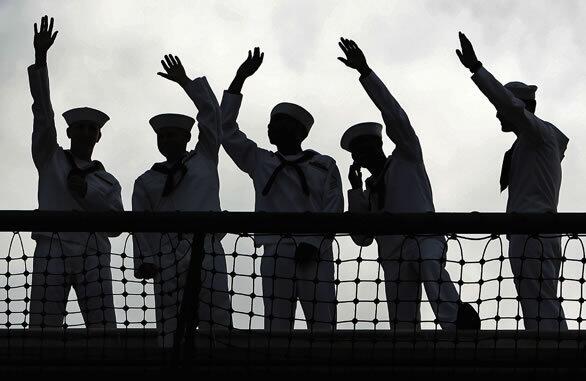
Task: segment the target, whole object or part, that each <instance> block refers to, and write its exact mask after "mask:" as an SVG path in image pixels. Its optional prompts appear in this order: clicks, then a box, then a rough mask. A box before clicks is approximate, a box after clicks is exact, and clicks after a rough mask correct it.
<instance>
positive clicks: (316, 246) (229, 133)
mask: <svg viewBox="0 0 586 381" xmlns="http://www.w3.org/2000/svg"><path fill="white" fill-rule="evenodd" d="M241 102H242V95H241V94H231V93H229V92H227V91H225V92H224V96H223V98H222V105H221V108H222V117H223V133H224V136H223V139H222V145H223V147H224V149H225V150H226V152H227V153H228V155H229V156H230V157H231V158H232V160H233V161H234V162H235V163H236V165H237V166H238V167H239V168H240V169H241V170H242V171H244V172H246V173H247V174H248V175H249V176H250V177H251V179H252V181H253V185H254V189H255V210H256V211H258V212H298V213H304V212H335V213H341V212H343V208H344V199H343V194H342V185H341V180H340V173H339V171H338V167H337V166H336V163H335V161H334V159H332V158H331V157H329V156H326V155H321V154H319V153H317V152H315V151H312V150H305V151H302V152H300V153H298V154H295V155H282V154H281V153H279V152H271V151H268V150H265V149H262V148H259V147H258V146H257V144H256V143H255V142H253V141H252V140H250V139H249V138H248V137H247V136H246V135H245V134H244V133H243V132H242V131H241V130H240V129H239V127H238V123H237V117H238V112H239V110H240V105H241ZM299 108H300V107H299V106H296V105H293V104H289V103H283V104H279V105H277V106H276V107H275V109H274V110H273V112H272V114H275V113H277V112H283V113H288V114H290V115H292V116H293V117H295V118H296V119H297V120H299V121H300V122H301V124H302V125H304V126H305V127H306V128H308V129H309V127H311V123H312V122H313V121H312V120H310V119H311V117H310V115H309V114H308V113H307V112H305V113H306V114H305V113H303V112H299ZM303 111H304V110H303ZM304 114H305V115H304ZM308 126H309V127H308ZM255 243H256V245H257V246H261V245H262V246H263V247H264V253H263V256H262V259H261V275H262V282H263V301H264V306H265V329H266V330H269V331H289V330H291V329H293V326H294V319H295V309H296V303H297V300H299V301H300V302H301V306H302V308H303V312H304V314H305V319H306V321H307V323H308V327H309V329H310V330H315V331H332V329H335V321H336V305H335V285H334V262H333V252H332V240H331V238H328V237H323V236H311V237H307V236H293V237H281V236H277V235H258V234H257V235H256V236H255ZM306 249H307V250H306ZM313 250H315V252H313V253H312V251H313ZM304 258H305V259H304ZM316 259H317V260H316Z"/></svg>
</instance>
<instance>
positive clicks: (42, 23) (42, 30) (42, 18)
mask: <svg viewBox="0 0 586 381" xmlns="http://www.w3.org/2000/svg"><path fill="white" fill-rule="evenodd" d="M45 17H47V16H43V17H41V33H42V32H44V31H45V27H46V24H45Z"/></svg>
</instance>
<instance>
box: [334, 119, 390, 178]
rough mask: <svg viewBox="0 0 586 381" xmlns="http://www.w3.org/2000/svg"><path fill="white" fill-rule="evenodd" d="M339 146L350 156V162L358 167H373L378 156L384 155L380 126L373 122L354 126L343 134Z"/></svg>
mask: <svg viewBox="0 0 586 381" xmlns="http://www.w3.org/2000/svg"><path fill="white" fill-rule="evenodd" d="M340 146H341V147H342V148H343V149H345V150H346V151H348V152H350V153H351V154H352V160H354V163H356V164H358V165H359V166H361V167H364V168H367V167H370V166H372V165H375V163H376V161H377V160H378V158H379V157H380V155H381V154H383V155H384V153H383V139H382V125H381V124H380V123H375V122H365V123H358V124H355V125H353V126H352V127H350V128H348V129H347V130H346V132H344V135H342V140H341V141H340Z"/></svg>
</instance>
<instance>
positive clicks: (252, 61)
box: [236, 47, 265, 78]
mask: <svg viewBox="0 0 586 381" xmlns="http://www.w3.org/2000/svg"><path fill="white" fill-rule="evenodd" d="M264 57H265V54H264V53H261V52H260V49H259V48H258V47H256V48H254V53H252V52H251V51H250V50H249V51H248V58H246V60H245V61H244V62H243V63H242V65H240V67H239V68H238V71H237V72H236V75H238V76H240V77H243V78H248V77H250V76H251V75H253V74H254V73H256V71H257V70H258V68H259V67H260V65H261V64H262V60H263V58H264Z"/></svg>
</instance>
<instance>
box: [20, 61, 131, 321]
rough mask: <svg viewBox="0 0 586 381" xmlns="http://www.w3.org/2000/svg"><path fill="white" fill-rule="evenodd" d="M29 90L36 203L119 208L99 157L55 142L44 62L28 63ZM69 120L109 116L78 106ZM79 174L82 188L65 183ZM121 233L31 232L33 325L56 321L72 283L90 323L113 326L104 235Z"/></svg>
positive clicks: (55, 206)
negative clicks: (80, 155) (77, 154)
mask: <svg viewBox="0 0 586 381" xmlns="http://www.w3.org/2000/svg"><path fill="white" fill-rule="evenodd" d="M28 73H29V83H30V90H31V94H32V96H33V100H34V103H33V106H32V110H33V116H34V120H33V136H32V154H33V161H34V163H35V166H36V168H37V170H38V172H39V187H38V198H39V209H40V210H60V211H74V210H77V211H122V210H123V207H122V199H121V196H120V192H121V188H120V184H119V183H118V181H117V180H116V178H115V177H114V176H112V175H111V174H110V173H108V172H106V171H105V169H104V167H103V166H102V164H101V163H100V162H98V161H92V162H84V161H82V160H79V159H77V158H75V157H74V156H73V155H72V154H71V153H70V152H69V151H68V150H64V149H63V148H61V147H60V146H59V145H58V144H57V132H56V129H55V121H54V113H53V108H52V106H51V100H50V92H49V77H48V72H47V67H36V66H35V65H32V66H30V67H29V68H28ZM64 117H65V119H66V121H67V122H68V123H69V124H70V125H71V124H72V123H74V122H75V121H77V120H91V121H93V122H95V123H96V124H97V125H98V126H100V127H101V126H102V125H103V124H104V123H105V122H106V120H107V116H105V114H103V113H101V112H100V111H98V110H94V109H90V108H79V109H74V110H70V111H68V112H66V113H65V114H64ZM69 176H79V177H81V178H83V179H85V182H86V183H87V192H86V193H85V194H74V193H73V192H72V191H71V190H70V189H69V188H68V185H67V184H68V177H69ZM117 234H119V233H108V232H96V233H92V234H90V233H78V232H58V233H52V232H33V234H32V237H33V239H34V240H35V241H36V244H37V246H36V249H35V253H34V260H33V279H32V287H31V304H30V325H31V327H33V328H40V327H60V326H62V324H63V319H64V315H65V308H66V304H67V298H68V294H69V290H70V288H71V287H73V288H74V290H75V292H76V294H77V298H78V303H79V306H80V309H81V312H82V315H83V318H84V321H85V324H86V326H88V327H104V326H106V327H115V326H116V315H115V312H114V302H113V295H112V275H111V271H110V249H111V246H110V241H109V239H108V236H115V235H117Z"/></svg>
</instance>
